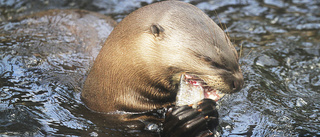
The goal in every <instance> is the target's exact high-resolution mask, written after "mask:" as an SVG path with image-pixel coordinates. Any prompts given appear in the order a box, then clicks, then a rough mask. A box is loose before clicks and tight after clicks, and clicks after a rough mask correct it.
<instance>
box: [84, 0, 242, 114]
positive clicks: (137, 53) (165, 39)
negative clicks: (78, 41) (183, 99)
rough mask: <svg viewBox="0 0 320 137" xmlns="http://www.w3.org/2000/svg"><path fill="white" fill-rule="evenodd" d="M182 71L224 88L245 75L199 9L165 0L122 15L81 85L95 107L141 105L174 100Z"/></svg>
mask: <svg viewBox="0 0 320 137" xmlns="http://www.w3.org/2000/svg"><path fill="white" fill-rule="evenodd" d="M182 74H185V75H188V76H191V77H194V78H197V79H200V80H201V81H203V83H205V85H206V86H207V87H210V88H211V89H216V90H219V91H221V92H223V93H232V92H235V91H238V90H240V89H241V88H242V85H243V76H242V73H241V70H240V67H239V63H238V55H237V52H236V50H235V48H234V47H233V45H232V44H231V42H230V40H229V38H228V36H227V35H226V34H225V33H224V32H223V31H222V30H221V29H220V28H219V26H218V25H217V24H216V23H214V22H213V21H212V20H211V19H210V18H209V17H208V16H207V15H206V14H205V13H203V12H202V11H201V10H200V9H198V8H196V7H195V6H192V5H190V4H186V3H182V2H177V1H166V2H159V3H155V4H151V5H148V6H145V7H142V8H140V9H138V10H136V11H134V12H133V13H131V14H130V15H128V16H127V17H125V18H124V19H123V20H122V21H121V22H120V23H119V24H118V25H117V26H116V27H115V29H114V30H113V32H112V33H111V34H110V36H109V37H108V39H107V40H106V43H105V45H104V47H103V48H102V50H101V51H100V53H99V55H98V57H97V59H96V61H95V63H94V65H93V67H92V69H91V71H90V73H89V75H88V77H87V79H86V82H85V85H84V88H83V91H82V99H83V100H84V102H85V103H86V105H87V106H88V107H89V108H91V109H93V110H96V111H101V112H110V111H115V110H124V111H144V110H150V109H156V108H159V107H165V106H167V105H169V104H172V103H174V101H175V96H176V94H177V90H178V86H179V85H178V83H179V79H180V76H181V75H182Z"/></svg>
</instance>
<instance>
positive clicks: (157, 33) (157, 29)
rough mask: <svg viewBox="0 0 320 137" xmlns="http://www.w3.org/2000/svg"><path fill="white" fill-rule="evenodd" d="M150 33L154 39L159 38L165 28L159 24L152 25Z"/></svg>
mask: <svg viewBox="0 0 320 137" xmlns="http://www.w3.org/2000/svg"><path fill="white" fill-rule="evenodd" d="M150 31H151V33H152V34H153V36H154V37H159V36H160V34H161V33H163V32H164V28H163V27H162V26H160V25H159V24H158V23H154V24H152V25H151V27H150Z"/></svg>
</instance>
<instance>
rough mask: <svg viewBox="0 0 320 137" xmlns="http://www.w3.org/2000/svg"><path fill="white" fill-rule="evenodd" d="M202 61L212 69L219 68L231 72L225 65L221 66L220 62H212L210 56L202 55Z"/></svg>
mask: <svg viewBox="0 0 320 137" xmlns="http://www.w3.org/2000/svg"><path fill="white" fill-rule="evenodd" d="M198 57H199V58H200V59H202V60H204V61H205V62H207V63H208V64H210V65H211V66H212V67H214V68H219V69H224V70H227V71H230V69H228V68H227V67H226V66H225V65H223V64H220V63H218V62H215V61H214V60H212V59H211V58H210V57H208V56H203V55H200V56H198Z"/></svg>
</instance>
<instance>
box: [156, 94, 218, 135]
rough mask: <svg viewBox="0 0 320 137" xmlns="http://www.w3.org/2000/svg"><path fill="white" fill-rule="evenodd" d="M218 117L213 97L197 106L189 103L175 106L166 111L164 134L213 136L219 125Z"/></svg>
mask: <svg viewBox="0 0 320 137" xmlns="http://www.w3.org/2000/svg"><path fill="white" fill-rule="evenodd" d="M218 118H219V115H218V111H217V110H216V102H215V101H213V100H211V99H203V100H201V101H200V102H199V103H198V106H197V108H192V107H190V106H187V105H185V106H177V107H173V108H172V109H171V110H170V109H169V111H168V112H167V113H166V116H165V121H164V123H163V131H162V136H164V137H195V136H201V137H207V136H213V131H214V130H215V128H216V127H217V126H218V125H219V119H218Z"/></svg>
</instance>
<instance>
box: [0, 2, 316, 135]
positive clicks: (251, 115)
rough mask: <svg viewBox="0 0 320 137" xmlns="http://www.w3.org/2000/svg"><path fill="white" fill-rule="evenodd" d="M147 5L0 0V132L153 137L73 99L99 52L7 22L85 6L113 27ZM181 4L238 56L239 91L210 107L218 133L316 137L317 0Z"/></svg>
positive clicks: (70, 38) (65, 37) (66, 38)
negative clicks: (206, 19)
mask: <svg viewBox="0 0 320 137" xmlns="http://www.w3.org/2000/svg"><path fill="white" fill-rule="evenodd" d="M152 2H153V1H151V0H137V1H125V0H119V1H116V0H114V1H103V0H93V1H89V0H77V1H76V0H62V1H53V0H36V1H35V0H0V12H1V14H0V19H1V25H0V52H1V53H0V102H1V103H0V135H9V136H10V135H11V136H15V135H25V136H31V135H43V136H44V135H55V136H60V135H61V136H62V135H75V136H97V135H100V136H101V135H109V136H150V135H151V134H153V135H156V132H155V131H146V130H140V127H141V126H142V127H143V126H144V125H148V124H150V123H143V122H142V123H141V122H134V123H125V124H124V123H119V122H116V121H113V120H112V119H113V117H109V118H104V117H103V115H102V114H96V113H92V112H90V111H89V110H87V109H86V108H85V106H84V105H83V103H82V102H81V100H80V97H79V96H80V89H81V84H82V82H83V80H84V79H85V75H86V72H87V69H88V68H89V67H90V65H91V63H92V61H93V59H94V57H95V56H96V54H97V51H98V50H99V48H101V47H99V46H95V47H94V48H92V49H90V50H84V49H83V47H81V46H80V45H81V44H80V45H79V44H78V45H77V44H74V45H69V44H72V43H75V42H74V41H77V39H76V38H75V37H73V36H72V35H68V34H67V33H65V34H63V35H60V34H59V35H58V31H57V36H61V37H57V36H49V37H48V36H47V35H46V31H47V30H46V28H43V31H40V32H37V33H34V32H33V31H32V28H30V29H24V30H26V31H27V30H28V32H25V34H22V33H17V32H16V31H14V30H19V28H20V29H21V28H24V26H23V22H22V23H21V22H17V21H8V20H11V19H14V18H16V17H18V16H22V15H28V14H30V13H34V12H37V11H42V10H47V9H56V8H58V9H70V8H80V9H86V10H91V11H95V12H99V13H102V14H105V15H110V16H112V17H113V18H114V19H115V20H116V21H120V20H121V19H123V17H125V16H126V15H127V14H128V13H130V12H132V11H133V10H135V9H137V8H139V7H141V6H143V5H146V4H150V3H152ZM187 2H190V3H191V4H194V5H196V6H197V7H199V8H200V9H202V10H204V11H205V12H206V13H207V14H208V15H209V16H210V17H211V18H212V19H213V20H214V21H215V22H217V23H219V22H220V23H221V24H223V25H222V28H223V29H224V30H226V32H228V33H229V35H230V37H231V40H232V41H233V43H234V44H235V46H236V48H237V50H238V51H239V52H240V51H241V58H240V63H241V68H242V70H243V74H244V77H245V86H244V88H243V89H242V90H241V91H240V92H237V93H234V94H231V95H226V96H225V97H224V98H223V99H222V100H220V101H219V113H220V118H221V119H220V122H221V123H220V124H221V125H220V126H219V129H218V131H219V132H220V134H221V135H222V136H230V137H231V136H240V135H248V136H320V117H319V116H320V75H319V74H320V31H319V30H320V10H319V5H320V2H319V1H316V0H303V1H298V0H291V1H276V0H259V1H258V0H252V1H249V0H247V1H245V0H230V1H224V0H212V1H200V0H199V1H196V0H188V1H187ZM21 24H22V25H21ZM226 27H227V29H225V28H226ZM105 29H106V30H111V29H112V28H105ZM30 34H31V35H30ZM99 35H100V36H101V37H107V35H108V33H105V34H99ZM102 41H103V40H101V42H102ZM58 42H60V44H57V43H58ZM39 45H40V46H39ZM59 45H60V46H59ZM93 45H99V43H96V44H93ZM57 46H59V47H60V48H52V47H57ZM65 46H67V47H68V46H70V47H74V48H73V49H74V50H68V49H69V48H70V47H68V48H65V49H64V48H63V47H65ZM114 117H117V116H114ZM110 123H111V124H110ZM150 127H155V126H154V125H152V124H151V125H150ZM153 130H154V129H153Z"/></svg>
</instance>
